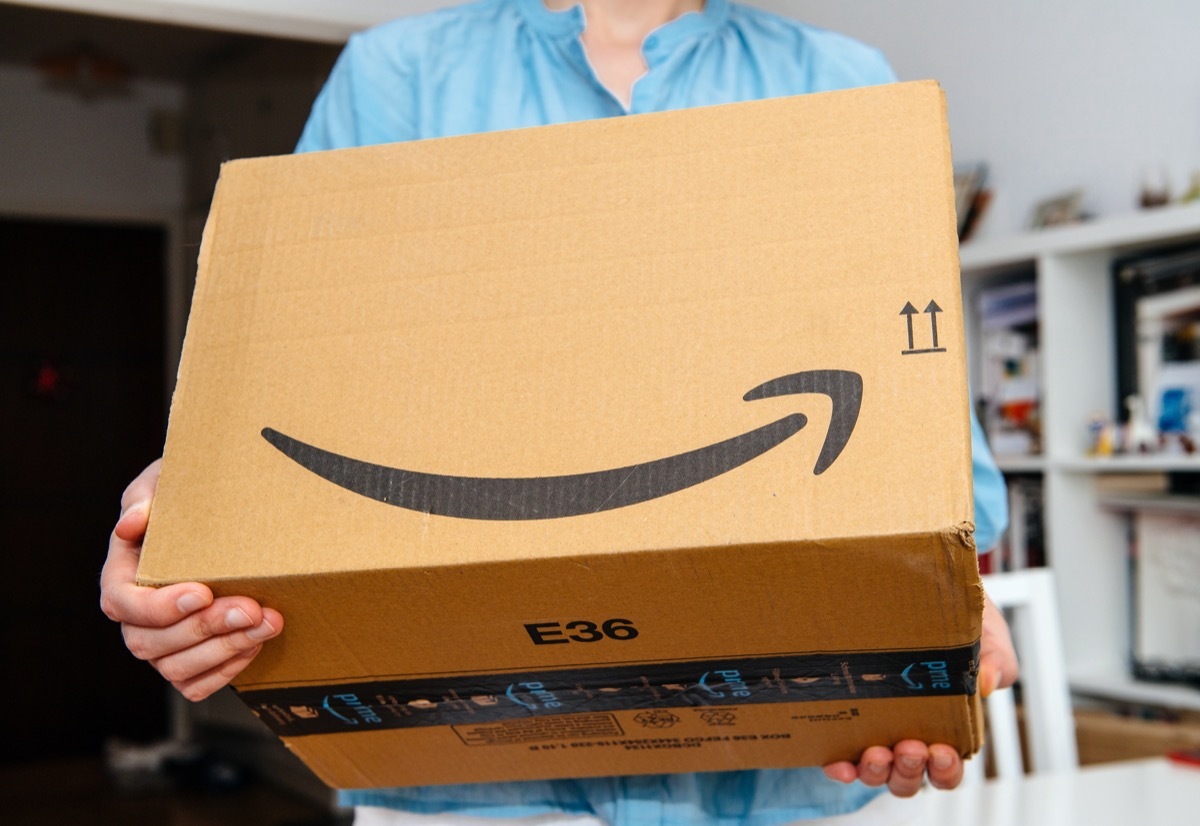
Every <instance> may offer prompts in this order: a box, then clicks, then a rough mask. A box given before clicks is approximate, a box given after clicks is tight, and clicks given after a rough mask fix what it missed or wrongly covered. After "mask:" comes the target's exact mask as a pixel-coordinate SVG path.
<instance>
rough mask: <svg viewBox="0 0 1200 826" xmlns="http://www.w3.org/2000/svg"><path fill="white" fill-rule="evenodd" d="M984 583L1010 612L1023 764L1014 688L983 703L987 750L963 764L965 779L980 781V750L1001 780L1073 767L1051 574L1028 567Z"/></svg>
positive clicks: (985, 579)
mask: <svg viewBox="0 0 1200 826" xmlns="http://www.w3.org/2000/svg"><path fill="white" fill-rule="evenodd" d="M983 587H984V590H985V591H986V592H987V594H988V596H989V597H991V599H992V602H994V603H995V604H996V606H997V607H999V608H1000V609H1001V610H1002V611H1003V612H1004V613H1005V614H1006V616H1007V617H1008V620H1009V626H1010V628H1011V629H1012V634H1013V644H1014V646H1015V647H1016V649H1017V657H1018V658H1019V660H1020V663H1021V673H1020V677H1019V684H1020V686H1021V698H1022V704H1023V706H1024V712H1025V713H1024V717H1025V741H1026V742H1025V745H1026V750H1025V751H1026V752H1027V753H1028V757H1029V765H1028V766H1026V765H1025V760H1024V759H1023V756H1022V755H1023V752H1022V748H1021V732H1020V726H1019V725H1018V721H1017V712H1016V703H1015V701H1014V698H1013V691H1012V689H1004V690H1001V691H996V692H993V693H992V695H991V696H990V697H988V698H987V699H986V700H985V701H984V703H985V707H986V711H985V713H986V718H987V726H988V741H987V743H985V751H984V752H982V753H980V754H979V755H977V756H976V757H975V758H974V759H972V760H969V761H968V762H967V777H966V778H964V782H978V781H981V780H982V779H983V777H984V774H985V768H984V767H985V760H984V754H985V753H986V754H987V755H988V756H989V757H990V761H991V766H992V768H993V772H994V773H995V775H996V777H998V778H1005V777H1016V776H1019V775H1021V774H1024V773H1027V772H1028V773H1034V772H1047V771H1064V770H1072V769H1075V768H1078V766H1079V753H1078V750H1077V748H1076V745H1075V719H1074V717H1073V715H1072V713H1071V696H1070V689H1069V687H1068V684H1067V671H1066V663H1065V660H1064V658H1063V645H1062V629H1061V625H1060V620H1059V613H1058V596H1057V594H1056V592H1055V585H1054V573H1053V571H1051V570H1050V569H1048V568H1029V569H1026V570H1021V571H1013V572H1010V573H1001V574H987V575H985V576H984V577H983Z"/></svg>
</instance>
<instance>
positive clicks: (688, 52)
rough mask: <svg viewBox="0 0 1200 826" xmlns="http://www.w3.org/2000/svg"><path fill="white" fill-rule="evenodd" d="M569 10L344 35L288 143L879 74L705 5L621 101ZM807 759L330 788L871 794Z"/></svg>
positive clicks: (722, 816) (759, 94) (701, 796)
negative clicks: (708, 769) (714, 768)
mask: <svg viewBox="0 0 1200 826" xmlns="http://www.w3.org/2000/svg"><path fill="white" fill-rule="evenodd" d="M584 25H585V20H584V14H583V9H582V7H580V6H575V7H573V8H571V9H569V10H567V11H563V12H552V11H550V10H548V9H547V8H546V7H545V6H544V5H543V3H542V0H481V2H476V3H472V4H469V5H465V6H458V7H455V8H450V9H444V10H441V11H437V12H433V13H431V14H426V15H420V16H415V17H409V18H402V19H400V20H396V21H393V22H391V23H386V24H384V25H381V26H377V27H375V28H372V29H370V30H368V31H365V32H361V33H359V34H356V35H354V36H353V37H351V38H350V41H349V43H348V44H347V46H346V48H345V50H344V51H343V53H342V55H341V57H340V58H339V59H338V62H337V64H336V65H335V67H334V69H333V72H332V73H331V75H330V77H329V80H328V81H327V82H326V84H325V87H324V88H323V89H322V91H321V93H320V95H319V96H318V97H317V100H316V103H315V104H314V106H313V111H312V115H311V117H310V118H309V121H308V124H307V125H306V126H305V129H304V132H303V135H302V136H301V138H300V142H299V144H298V145H297V147H296V149H297V151H299V152H305V151H312V150H319V149H334V148H343V147H350V146H364V145H369V144H376V143H389V142H393V141H403V140H414V139H418V138H433V137H444V136H449V135H460V134H467V133H474V132H486V131H492V130H497V129H513V128H518V127H524V126H539V125H545V124H550V123H561V122H564V121H577V120H586V119H590V118H604V117H617V116H621V115H625V114H633V113H641V112H657V111H663V110H667V109H681V108H685V107H691V106H702V105H708V104H717V103H732V102H736V101H744V100H754V99H760V98H767V97H777V96H782V95H796V94H805V93H809V92H818V91H830V90H835V89H845V88H851V87H855V86H866V85H873V84H880V83H890V82H892V81H894V80H895V76H894V74H893V73H892V70H891V68H890V66H889V65H888V63H887V61H886V60H885V59H884V57H883V56H882V55H881V54H880V53H879V52H878V51H876V50H875V49H872V48H869V47H867V46H864V45H863V44H861V43H858V42H857V41H854V40H852V39H850V38H848V37H845V36H843V35H839V34H834V33H832V32H828V31H823V30H821V29H817V28H814V27H811V26H807V25H804V24H802V23H798V22H796V21H794V20H790V19H787V18H784V17H780V16H777V15H773V14H770V13H767V12H764V11H761V10H759V9H755V8H750V7H747V6H741V5H737V4H735V3H729V2H727V0H708V2H707V3H706V4H705V7H704V10H703V11H702V12H697V13H690V14H685V15H683V16H682V17H679V18H677V19H676V20H673V21H671V22H670V23H667V24H666V25H664V26H662V27H660V28H658V29H657V30H655V31H654V32H652V33H651V34H650V36H649V37H647V38H646V40H645V41H644V43H643V49H642V50H643V54H644V55H645V58H646V63H647V65H648V67H649V70H648V72H647V73H646V74H645V76H643V77H642V78H641V79H640V80H638V81H637V83H636V84H635V85H634V87H633V95H632V100H631V103H630V106H629V108H628V109H626V108H625V107H624V106H623V105H622V104H621V103H620V102H619V101H618V100H617V99H616V98H615V97H613V95H612V94H611V93H609V92H608V90H607V89H605V88H604V86H603V85H601V83H600V82H599V81H598V80H597V78H596V75H595V73H594V72H593V71H592V69H591V67H590V65H589V64H588V60H587V56H586V54H585V52H584V50H583V47H582V45H581V43H580V35H581V34H582V32H583V29H584ZM971 423H972V447H973V453H974V483H975V518H976V535H975V536H976V542H977V544H978V546H979V547H980V548H983V549H987V548H990V547H991V546H992V544H994V543H995V541H996V539H997V538H998V536H999V534H1000V532H1001V531H1002V530H1003V529H1004V527H1005V524H1006V522H1007V499H1006V494H1005V488H1004V481H1003V478H1002V477H1001V475H1000V473H999V471H998V470H997V469H996V465H995V463H994V462H993V460H992V458H991V454H990V452H989V451H988V449H987V445H986V443H985V442H984V439H983V432H982V430H981V429H980V428H979V425H978V422H976V421H975V419H974V416H972V421H971ZM878 793H879V792H878V790H875V789H869V788H867V787H865V786H863V785H861V784H858V783H855V784H852V785H849V786H845V785H842V784H839V783H834V782H832V781H829V780H827V779H826V778H825V777H824V775H823V773H822V772H821V770H820V769H792V770H770V771H742V772H717V773H707V774H680V775H659V776H650V777H615V778H594V779H586V780H558V781H540V782H523V783H498V784H482V785H461V786H459V785H455V786H437V787H419V788H408V789H376V790H362V791H349V792H343V793H342V802H343V803H344V804H346V805H374V806H384V807H387V808H394V809H402V810H404V811H410V812H414V813H424V814H434V813H441V812H447V813H456V814H460V815H471V816H479V817H498V818H504V817H526V816H530V815H538V814H546V813H551V812H559V813H568V814H594V815H597V816H599V817H600V818H601V819H603V820H605V821H607V822H609V823H612V824H614V826H705V824H708V825H709V826H772V824H778V823H785V822H788V821H792V820H799V819H804V818H811V817H819V816H825V815H831V814H840V813H843V812H847V811H853V810H855V809H858V808H860V807H861V806H862V805H864V804H865V803H866V802H867V801H868V800H870V799H871V798H873V797H874V796H875V795H876V794H878Z"/></svg>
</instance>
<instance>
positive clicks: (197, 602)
mask: <svg viewBox="0 0 1200 826" xmlns="http://www.w3.org/2000/svg"><path fill="white" fill-rule="evenodd" d="M206 605H208V600H206V599H205V598H204V597H203V596H202V595H200V594H197V593H196V592H195V591H188V592H187V593H186V594H184V595H183V596H181V597H180V598H179V599H177V600H176V601H175V607H176V608H178V609H179V613H181V614H194V613H195V612H197V611H199V610H200V609H201V608H203V607H204V606H206Z"/></svg>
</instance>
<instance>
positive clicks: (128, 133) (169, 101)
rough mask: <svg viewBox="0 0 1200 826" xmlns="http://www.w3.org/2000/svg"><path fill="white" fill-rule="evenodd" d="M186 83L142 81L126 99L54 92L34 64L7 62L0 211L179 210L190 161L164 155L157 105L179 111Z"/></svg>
mask: <svg viewBox="0 0 1200 826" xmlns="http://www.w3.org/2000/svg"><path fill="white" fill-rule="evenodd" d="M183 100H184V91H183V88H182V87H181V86H176V85H173V84H166V83H150V82H144V81H135V82H134V83H133V88H132V94H131V95H130V96H128V97H123V98H115V99H114V98H99V99H96V100H92V101H83V100H81V99H80V98H78V97H76V96H73V95H68V94H64V93H62V92H52V91H49V90H47V89H46V88H45V87H44V86H43V84H42V81H41V78H40V76H39V75H38V74H37V73H36V72H35V71H34V70H33V69H31V68H29V69H27V68H21V67H15V66H0V112H2V113H3V116H0V210H3V211H5V212H9V213H12V212H37V213H54V214H59V215H64V216H81V217H82V216H89V217H106V216H111V217H114V218H126V217H133V218H146V217H154V216H159V215H161V216H173V215H175V214H177V213H178V211H179V210H180V208H181V206H182V203H183V163H182V160H181V158H180V156H178V155H160V154H156V153H155V152H154V150H153V148H152V146H151V142H150V137H149V129H148V125H149V117H150V113H151V112H152V111H153V110H154V109H155V108H162V109H166V110H169V111H173V112H178V111H180V110H181V109H182V107H183Z"/></svg>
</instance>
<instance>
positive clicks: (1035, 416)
mask: <svg viewBox="0 0 1200 826" xmlns="http://www.w3.org/2000/svg"><path fill="white" fill-rule="evenodd" d="M978 309H979V319H980V327H981V344H982V355H983V364H982V371H981V381H980V386H979V388H978V389H979V392H980V398H981V408H982V412H981V416H980V418H981V423H982V424H983V426H984V430H985V431H986V432H987V436H988V444H989V446H990V447H991V449H992V452H993V453H994V454H995V455H996V456H998V457H1004V456H1032V455H1036V454H1038V453H1040V452H1041V387H1040V385H1041V377H1040V374H1041V367H1040V358H1039V348H1038V303H1037V284H1036V282H1035V281H1034V280H1033V279H1031V278H1024V279H1021V280H1019V281H1015V282H1010V283H1004V284H999V285H996V286H992V287H988V288H986V289H984V290H981V291H980V293H979V303H978Z"/></svg>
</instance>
